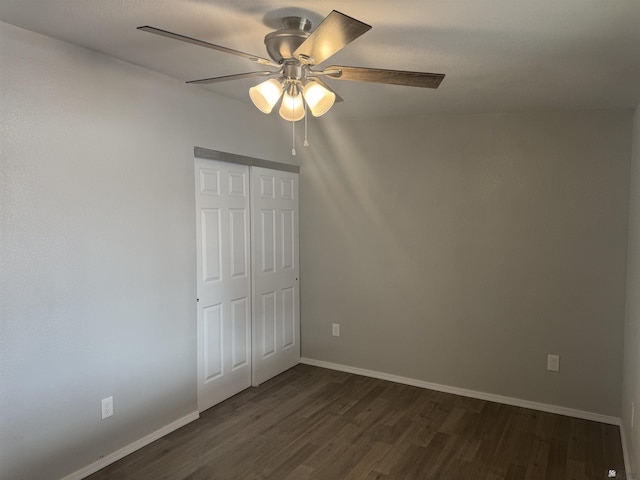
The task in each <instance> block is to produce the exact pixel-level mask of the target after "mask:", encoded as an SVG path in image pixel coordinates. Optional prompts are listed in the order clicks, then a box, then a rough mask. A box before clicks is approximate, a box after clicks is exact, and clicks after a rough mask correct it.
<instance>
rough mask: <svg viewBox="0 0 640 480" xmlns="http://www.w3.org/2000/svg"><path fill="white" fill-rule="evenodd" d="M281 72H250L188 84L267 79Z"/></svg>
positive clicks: (190, 81)
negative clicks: (257, 78)
mask: <svg viewBox="0 0 640 480" xmlns="http://www.w3.org/2000/svg"><path fill="white" fill-rule="evenodd" d="M279 73H280V72H267V71H264V72H248V73H238V74H236V75H225V76H223V77H211V78H203V79H201V80H189V81H188V82H186V83H194V84H206V83H218V82H226V81H228V80H240V79H242V78H250V77H266V76H269V75H278V74H279Z"/></svg>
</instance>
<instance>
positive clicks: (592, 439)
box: [88, 365, 624, 480]
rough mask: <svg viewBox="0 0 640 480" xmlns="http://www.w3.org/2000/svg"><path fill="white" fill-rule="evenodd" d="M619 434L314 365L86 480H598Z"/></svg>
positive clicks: (611, 460) (616, 453)
mask: <svg viewBox="0 0 640 480" xmlns="http://www.w3.org/2000/svg"><path fill="white" fill-rule="evenodd" d="M623 463H624V462H623V457H622V447H621V444H620V434H619V430H618V427H616V426H611V425H605V424H600V423H596V422H591V421H587V420H578V419H575V418H570V417H565V416H561V415H553V414H548V413H542V412H538V411H534V410H528V409H524V408H518V407H511V406H507V405H501V404H497V403H492V402H486V401H482V400H475V399H470V398H465V397H459V396H456V395H451V394H446V393H440V392H434V391H431V390H424V389H421V388H417V387H410V386H406V385H400V384H396V383H391V382H386V381H382V380H376V379H372V378H367V377H361V376H357V375H351V374H347V373H342V372H335V371H332V370H326V369H322V368H317V367H311V366H307V365H298V366H297V367H294V368H293V369H291V370H289V371H287V372H285V373H283V374H282V375H279V376H278V377H276V378H274V379H272V380H270V381H269V382H267V383H265V384H263V385H261V386H260V387H259V388H250V389H248V390H245V391H244V392H242V393H240V394H238V395H236V396H235V397H233V398H231V399H229V400H227V401H225V402H223V403H222V404H220V405H217V406H215V407H213V408H211V409H209V410H207V411H206V412H204V413H203V414H202V415H201V417H200V419H199V420H197V421H195V422H193V423H191V424H189V425H187V426H186V427H183V428H181V429H179V430H177V431H175V432H173V433H171V434H170V435H167V436H166V437H164V438H162V439H160V440H158V441H156V442H154V443H152V444H151V445H149V446H147V447H145V448H143V449H141V450H139V451H137V452H135V453H133V454H131V455H129V456H128V457H126V458H124V459H122V460H120V461H118V462H117V463H114V464H112V465H110V466H108V467H106V468H105V469H103V470H101V471H100V472H98V473H96V474H94V475H92V476H90V477H88V478H89V479H91V480H101V479H109V480H120V479H145V480H146V479H153V480H159V479H171V480H213V479H228V480H258V479H273V480H307V479H315V480H356V479H362V480H374V479H379V480H391V479H394V480H395V479H420V480H423V479H442V480H534V479H546V480H591V479H593V480H602V479H606V478H607V473H608V469H616V470H617V471H618V478H624V476H623V470H624V465H623Z"/></svg>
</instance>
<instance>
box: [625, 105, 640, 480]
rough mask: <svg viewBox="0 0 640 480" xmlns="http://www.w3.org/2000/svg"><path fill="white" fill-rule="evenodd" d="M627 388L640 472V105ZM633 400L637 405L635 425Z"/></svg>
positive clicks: (634, 459) (632, 451)
mask: <svg viewBox="0 0 640 480" xmlns="http://www.w3.org/2000/svg"><path fill="white" fill-rule="evenodd" d="M624 339H625V343H624V352H625V355H624V388H623V395H622V425H623V430H624V433H625V437H626V442H627V449H628V452H629V460H630V462H631V467H632V468H631V471H632V472H640V436H639V435H638V431H639V429H638V421H640V416H639V415H640V105H639V106H638V108H636V112H635V116H634V121H633V156H632V159H631V196H630V201H629V247H628V263H627V317H626V324H625V332H624ZM632 403H633V404H634V406H635V414H634V422H633V423H634V425H633V428H632V427H631V409H632Z"/></svg>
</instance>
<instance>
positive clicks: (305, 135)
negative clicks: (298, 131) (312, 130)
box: [302, 102, 309, 147]
mask: <svg viewBox="0 0 640 480" xmlns="http://www.w3.org/2000/svg"><path fill="white" fill-rule="evenodd" d="M308 117H309V116H308V115H307V102H304V143H303V144H302V145H303V146H305V147H308V146H309V140H307V118H308Z"/></svg>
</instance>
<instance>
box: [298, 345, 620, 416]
mask: <svg viewBox="0 0 640 480" xmlns="http://www.w3.org/2000/svg"><path fill="white" fill-rule="evenodd" d="M300 363H304V364H306V365H313V366H315V367H322V368H328V369H331V370H339V371H341V372H347V373H353V374H355V375H363V376H365V377H372V378H378V379H380V380H388V381H390V382H396V383H402V384H404V385H412V386H414V387H420V388H426V389H429V390H436V391H438V392H444V393H453V394H455V395H461V396H463V397H471V398H477V399H479V400H487V401H489V402H496V403H503V404H505V405H512V406H515V407H523V408H530V409H532V410H539V411H541V412H547V413H556V414H559V415H565V416H568V417H575V418H582V419H584V420H592V421H594V422H601V423H607V424H610V425H621V424H622V421H621V420H620V418H618V417H611V416H608V415H602V414H600V413H593V412H586V411H584V410H576V409H573V408H567V407H561V406H558V405H550V404H547V403H538V402H532V401H529V400H522V399H520V398H513V397H505V396H502V395H495V394H493V393H486V392H478V391H475V390H467V389H465V388H458V387H450V386H448V385H441V384H438V383H431V382H425V381H423V380H416V379H414V378H407V377H401V376H399V375H393V374H390V373H384V372H377V371H375V370H366V369H364V368H358V367H350V366H348V365H341V364H338V363H331V362H325V361H322V360H315V359H313V358H305V357H303V358H301V359H300Z"/></svg>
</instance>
